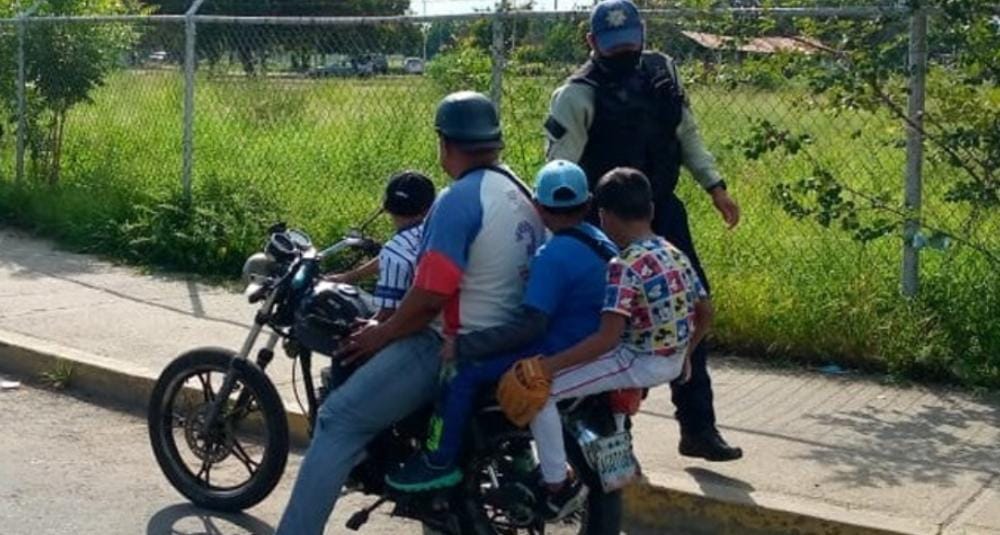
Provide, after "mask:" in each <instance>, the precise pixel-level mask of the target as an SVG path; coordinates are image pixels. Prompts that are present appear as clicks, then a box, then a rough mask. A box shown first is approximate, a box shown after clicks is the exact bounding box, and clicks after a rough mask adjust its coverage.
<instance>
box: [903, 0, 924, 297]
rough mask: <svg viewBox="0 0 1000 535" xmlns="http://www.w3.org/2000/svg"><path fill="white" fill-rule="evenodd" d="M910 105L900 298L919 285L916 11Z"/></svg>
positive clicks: (920, 15)
mask: <svg viewBox="0 0 1000 535" xmlns="http://www.w3.org/2000/svg"><path fill="white" fill-rule="evenodd" d="M909 78H910V84H909V85H910V88H909V101H908V104H907V124H906V183H905V194H904V203H905V208H906V211H907V214H908V217H907V219H906V221H905V223H904V226H903V270H902V289H903V295H905V296H906V297H913V296H916V295H917V291H918V289H919V284H920V251H919V248H918V247H917V246H916V245H915V244H914V237H915V236H916V235H917V233H918V232H920V210H921V202H922V201H921V196H922V186H923V185H922V173H923V162H924V96H925V91H926V81H927V12H926V11H925V10H924V9H923V8H920V7H918V8H917V9H916V10H914V11H913V13H912V14H911V16H910V47H909Z"/></svg>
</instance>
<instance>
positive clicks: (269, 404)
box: [148, 348, 289, 511]
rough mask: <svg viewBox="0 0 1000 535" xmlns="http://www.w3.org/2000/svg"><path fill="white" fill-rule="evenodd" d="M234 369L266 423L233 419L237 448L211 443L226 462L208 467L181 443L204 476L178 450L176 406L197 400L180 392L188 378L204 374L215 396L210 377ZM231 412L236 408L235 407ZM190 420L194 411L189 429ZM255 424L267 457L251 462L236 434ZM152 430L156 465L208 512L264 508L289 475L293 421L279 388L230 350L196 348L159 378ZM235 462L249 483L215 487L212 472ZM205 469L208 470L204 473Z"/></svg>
mask: <svg viewBox="0 0 1000 535" xmlns="http://www.w3.org/2000/svg"><path fill="white" fill-rule="evenodd" d="M230 365H232V366H233V369H234V370H235V372H236V379H237V381H238V385H240V389H241V391H249V392H251V393H252V395H251V397H250V399H253V400H255V402H256V403H255V406H256V410H255V411H254V412H255V413H256V412H259V416H260V418H261V419H262V422H252V421H250V420H247V419H246V418H237V417H235V416H234V417H233V419H226V420H225V422H226V425H227V426H236V427H237V429H235V430H234V429H233V428H232V427H226V428H225V431H227V433H226V435H227V436H229V435H233V438H232V442H233V444H228V445H227V444H222V445H217V444H215V443H214V442H208V446H209V447H210V448H214V447H216V446H218V448H219V449H218V450H217V453H216V455H219V456H222V457H223V458H222V459H221V460H219V461H212V462H209V461H208V460H206V459H205V458H204V455H198V453H197V452H194V451H192V450H191V447H190V442H184V441H181V444H182V445H183V446H184V447H185V448H188V450H187V451H188V452H189V453H190V454H191V455H195V456H196V457H198V458H199V459H201V461H202V465H201V466H202V468H201V471H200V472H199V473H197V474H196V473H194V472H193V471H192V470H191V469H189V468H188V466H187V464H186V463H185V460H184V458H182V456H181V453H180V450H179V449H178V440H177V438H176V437H175V435H174V432H175V429H180V428H179V427H178V428H175V427H174V420H175V416H176V415H175V403H176V402H178V401H185V400H187V401H190V400H191V399H192V398H194V397H196V396H194V395H193V394H192V393H190V392H188V391H187V390H181V387H183V386H184V383H185V382H186V380H187V379H188V378H194V377H198V378H199V379H202V374H205V377H207V378H208V379H207V381H208V384H209V387H208V388H207V390H208V391H209V392H211V391H212V390H213V388H212V387H211V377H212V375H211V374H212V373H219V374H221V376H222V377H224V375H225V373H226V372H227V371H228V370H229V368H230ZM203 384H204V383H203ZM182 392H183V394H182V396H186V399H185V400H179V399H178V394H179V393H182ZM206 396H207V397H208V398H209V399H210V398H211V395H210V394H206ZM207 401H208V400H207V399H206V400H205V401H203V402H202V404H201V405H200V406H199V407H204V406H205V405H206V404H207ZM196 408H198V407H196ZM230 409H232V408H231V407H230ZM244 416H245V415H244ZM190 418H191V413H190V412H189V413H188V416H186V417H184V418H183V421H184V426H185V430H186V429H187V428H188V427H189V425H188V420H189V419H190ZM196 421H197V420H196ZM254 424H257V425H258V426H259V428H258V427H253V428H252V430H253V431H254V432H253V436H254V437H258V438H260V439H261V440H260V442H261V443H262V444H263V446H262V447H263V454H262V456H261V459H260V461H259V462H254V461H253V460H252V459H250V456H249V454H248V453H247V451H246V449H245V448H244V447H243V446H242V445H241V444H240V442H239V439H238V438H235V435H236V433H237V431H243V428H239V427H238V426H239V425H244V426H252V425H254ZM148 425H149V438H150V443H151V445H152V447H153V453H154V455H155V456H156V462H157V463H158V464H159V465H160V469H162V470H163V473H164V474H165V475H166V476H167V479H168V480H169V481H170V484H171V485H173V486H174V488H176V489H177V490H178V491H179V492H180V493H181V494H183V495H184V496H185V497H187V498H188V499H189V500H191V502H192V503H194V504H196V505H198V506H200V507H205V508H207V509H214V510H217V511H239V510H243V509H247V508H249V507H252V506H254V505H256V504H258V503H260V502H261V501H262V500H263V499H264V498H266V497H267V496H268V495H269V494H270V493H271V491H272V490H274V487H275V485H277V484H278V481H279V480H280V479H281V476H282V474H283V472H284V470H285V463H286V462H287V461H288V449H289V443H288V420H287V418H286V416H285V409H284V404H283V403H282V402H281V397H280V396H279V395H278V391H277V389H275V387H274V384H273V383H272V382H271V381H270V379H268V377H267V376H266V375H265V374H264V372H263V371H261V369H260V368H258V367H257V366H256V365H255V364H253V363H251V362H249V361H247V360H245V359H237V358H236V354H235V353H234V352H233V351H230V350H227V349H220V348H200V349H195V350H192V351H189V352H187V353H185V354H183V355H181V356H179V357H177V358H176V359H175V360H174V361H173V362H171V363H170V365H169V366H167V368H166V369H165V370H163V373H162V374H160V378H159V379H158V380H157V381H156V385H155V386H154V387H153V393H152V395H151V396H150V400H149V411H148ZM195 425H197V423H194V424H191V426H192V427H193V426H195ZM199 430H203V427H199ZM258 431H259V432H258ZM187 437H188V435H187V434H185V436H184V438H185V439H187ZM255 445H256V444H255ZM226 448H228V451H226ZM213 451H214V450H213ZM230 457H232V458H234V459H236V460H238V461H240V462H242V463H243V466H244V467H245V468H246V470H247V471H248V472H249V477H248V479H247V480H246V482H245V483H243V484H239V485H234V486H229V487H217V486H213V485H212V484H211V482H210V479H211V475H210V474H211V467H212V466H213V465H214V464H217V463H221V462H223V461H225V460H228V459H229V458H230ZM245 459H248V460H245ZM251 465H256V470H253V469H252V466H251ZM206 466H208V469H206V468H205V467H206ZM201 473H204V474H205V480H202V479H201V478H200V477H199V476H200V475H201Z"/></svg>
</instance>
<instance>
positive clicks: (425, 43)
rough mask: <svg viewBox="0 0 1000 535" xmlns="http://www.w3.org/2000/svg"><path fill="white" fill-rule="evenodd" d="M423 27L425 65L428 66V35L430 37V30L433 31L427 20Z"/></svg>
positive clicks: (425, 11) (425, 1)
mask: <svg viewBox="0 0 1000 535" xmlns="http://www.w3.org/2000/svg"><path fill="white" fill-rule="evenodd" d="M424 16H425V17H426V16H427V0H424ZM423 29H424V65H425V66H426V65H427V37H428V34H430V32H431V28H430V23H428V22H427V21H424V23H423Z"/></svg>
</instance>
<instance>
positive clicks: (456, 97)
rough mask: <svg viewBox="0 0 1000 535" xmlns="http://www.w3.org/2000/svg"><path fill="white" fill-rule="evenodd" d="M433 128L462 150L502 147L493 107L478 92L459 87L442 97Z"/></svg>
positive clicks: (497, 118)
mask: <svg viewBox="0 0 1000 535" xmlns="http://www.w3.org/2000/svg"><path fill="white" fill-rule="evenodd" d="M434 128H435V129H436V130H437V132H438V134H440V135H441V136H442V137H444V138H445V139H447V140H448V141H450V142H452V143H455V144H457V145H459V146H460V147H462V148H463V149H466V150H480V149H500V148H503V135H502V134H501V132H500V117H498V116H497V109H496V107H495V106H494V105H493V102H492V101H491V100H490V99H489V98H487V97H486V95H483V94H482V93H476V92H475V91H459V92H458V93H452V94H450V95H448V96H446V97H444V100H442V101H441V103H440V104H438V108H437V114H436V115H435V117H434Z"/></svg>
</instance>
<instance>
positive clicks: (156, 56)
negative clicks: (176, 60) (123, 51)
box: [148, 50, 167, 61]
mask: <svg viewBox="0 0 1000 535" xmlns="http://www.w3.org/2000/svg"><path fill="white" fill-rule="evenodd" d="M148 59H149V61H167V51H166V50H157V51H156V52H153V53H152V54H150V55H149V56H148Z"/></svg>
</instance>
